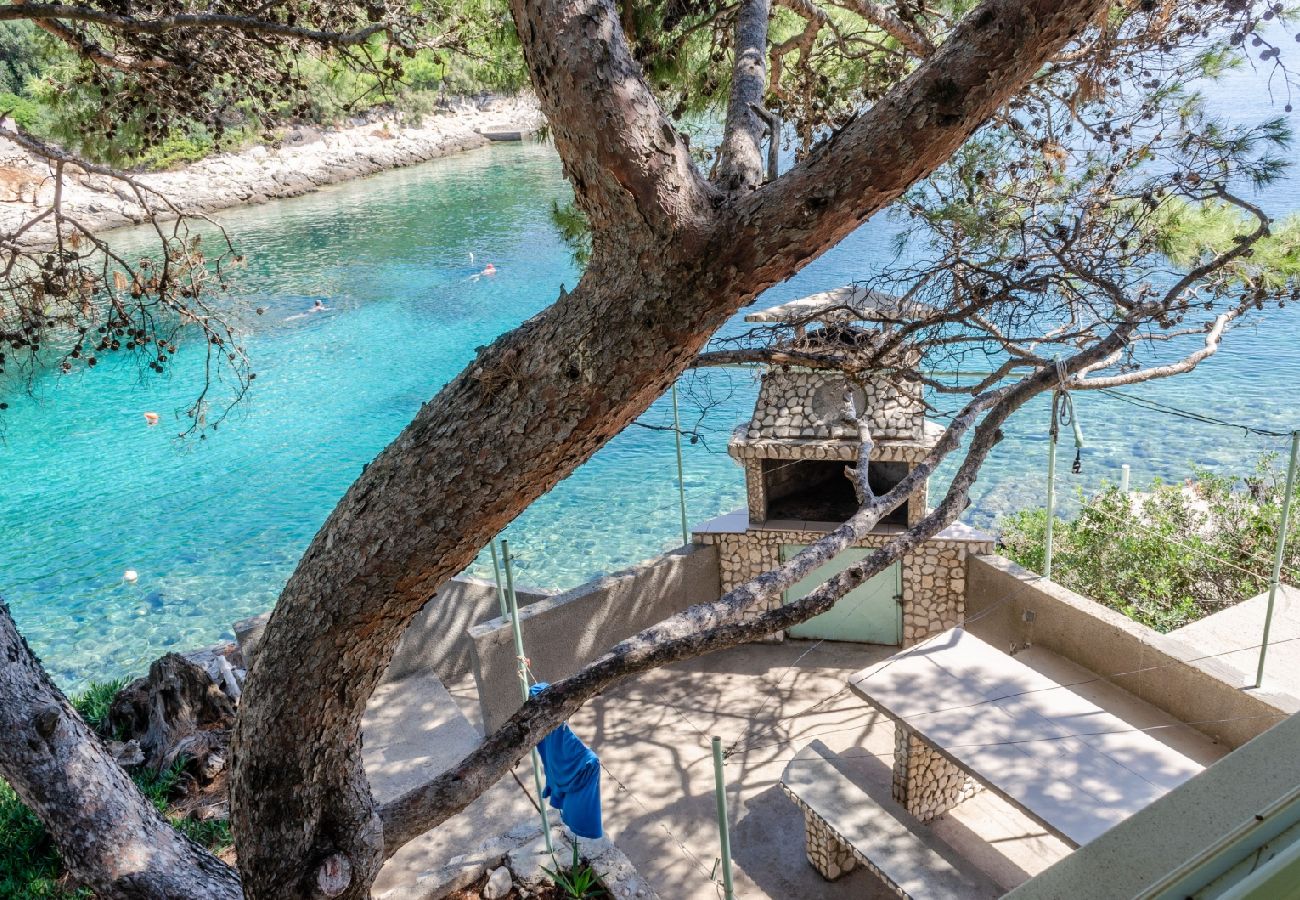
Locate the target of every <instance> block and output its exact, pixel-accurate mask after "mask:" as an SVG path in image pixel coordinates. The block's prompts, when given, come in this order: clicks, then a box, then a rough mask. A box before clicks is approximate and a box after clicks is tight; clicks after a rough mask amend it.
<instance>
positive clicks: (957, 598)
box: [695, 528, 993, 647]
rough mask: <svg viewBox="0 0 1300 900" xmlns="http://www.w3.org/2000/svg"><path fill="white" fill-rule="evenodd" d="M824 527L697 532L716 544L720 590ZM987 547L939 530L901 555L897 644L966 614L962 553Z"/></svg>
mask: <svg viewBox="0 0 1300 900" xmlns="http://www.w3.org/2000/svg"><path fill="white" fill-rule="evenodd" d="M825 536H826V532H824V531H800V530H789V531H787V530H780V529H773V528H763V529H749V530H746V531H736V532H725V531H719V532H707V531H704V532H699V533H697V534H696V535H695V540H696V541H697V542H698V543H701V544H706V545H716V546H717V548H718V565H719V571H720V575H721V580H722V585H721V586H722V591H723V592H724V593H725V592H726V591H729V590H731V589H732V588H734V587H736V586H737V585H740V584H744V583H745V582H746V581H749V580H750V579H751V578H754V577H755V576H757V575H761V574H762V573H763V572H766V571H769V570H770V569H774V568H776V567H777V566H779V565H780V564H781V546H782V545H783V544H811V543H813V542H814V541H816V540H819V539H820V538H823V537H825ZM893 536H894V534H892V533H889V532H880V533H874V534H870V535H868V536H867V537H866V538H865V539H863V540H862V541H859V542H858V543H857V544H856V545H855V546H857V547H867V548H871V547H881V546H884V545H885V544H886V543H887V542H888V541H889V539H890V538H891V537H893ZM992 549H993V546H992V543H991V541H989V540H988V539H987V538H986V537H985V536H982V535H980V536H978V537H975V538H971V537H955V536H954V537H951V538H948V539H944V537H943V534H942V533H941V535H940V536H939V537H937V538H935V539H932V540H930V541H927V542H926V543H925V544H922V545H921V546H920V547H918V548H917V549H916V550H914V551H912V552H911V553H908V554H907V555H905V556H904V557H903V559H902V576H903V598H902V599H903V646H904V647H910V646H912V645H913V644H915V643H917V642H918V641H921V640H924V639H925V638H927V637H929V636H930V635H932V634H938V633H939V632H941V631H946V630H947V629H949V628H952V627H953V626H954V625H959V624H961V623H962V621H963V619H964V617H965V614H966V557H967V555H968V554H970V553H988V552H990V551H991V550H992ZM782 602H783V600H782V599H781V598H776V599H775V600H774V601H773V605H772V606H771V607H767V608H754V609H751V610H749V611H748V613H747V614H748V615H749V616H750V617H751V618H753V617H757V616H758V615H759V614H761V613H763V612H766V611H767V609H770V608H774V607H775V606H776V605H779V604H780V603H782Z"/></svg>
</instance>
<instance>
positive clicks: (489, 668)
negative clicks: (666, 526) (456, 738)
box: [469, 544, 719, 734]
mask: <svg viewBox="0 0 1300 900" xmlns="http://www.w3.org/2000/svg"><path fill="white" fill-rule="evenodd" d="M718 594H719V590H718V555H717V549H716V548H715V547H706V546H701V545H699V544H690V545H687V546H685V547H679V548H677V549H676V550H672V551H669V552H668V553H665V554H663V555H662V556H659V557H656V558H655V559H652V560H650V561H649V562H647V563H644V564H642V565H639V566H633V567H632V568H630V569H624V570H623V571H621V572H615V573H614V574H612V575H606V576H605V577H603V578H597V579H595V580H594V581H589V582H587V583H586V584H584V585H582V586H581V587H577V588H574V589H573V590H571V591H568V592H567V593H564V594H558V595H556V596H554V597H548V598H546V599H544V600H541V601H539V602H537V603H533V604H531V605H529V606H528V607H527V608H526V609H523V610H521V611H520V614H519V625H520V630H521V631H522V632H523V638H524V652H525V653H527V655H528V659H529V666H530V668H531V670H532V672H533V675H534V677H535V678H537V679H538V680H540V681H556V680H558V679H560V678H565V677H567V676H569V675H572V674H573V673H575V672H577V671H578V670H579V669H581V668H582V667H583V666H585V665H586V664H587V663H589V662H591V661H592V660H594V659H596V658H597V657H598V656H600V655H601V654H602V653H604V652H605V651H606V650H608V649H609V648H610V647H612V646H614V645H615V644H616V643H618V642H619V641H621V640H623V639H624V638H627V637H631V636H632V635H633V634H636V633H637V632H638V631H640V630H642V629H643V628H647V627H649V626H650V625H653V624H655V623H656V622H659V621H661V620H662V619H665V618H667V617H668V616H671V615H672V614H674V613H677V612H680V611H681V610H683V609H685V608H686V607H688V606H692V605H694V604H696V603H705V602H709V601H713V600H716V599H718ZM469 637H470V640H471V642H472V644H473V646H472V661H473V670H474V680H475V681H476V682H477V684H478V698H479V705H480V706H481V707H482V709H483V728H484V732H485V733H487V734H491V733H492V732H493V731H494V730H495V729H496V728H497V727H498V726H500V725H501V723H502V722H504V721H505V720H506V719H508V718H509V717H510V716H511V714H512V713H514V711H515V710H516V709H518V708H519V705H520V702H521V701H520V695H519V673H518V668H517V666H518V663H517V660H516V656H515V645H514V632H513V629H512V626H511V624H510V622H509V621H508V620H506V619H503V618H501V617H496V618H493V619H490V620H489V621H487V622H484V623H483V624H481V625H477V626H475V627H473V628H471V629H470V630H469Z"/></svg>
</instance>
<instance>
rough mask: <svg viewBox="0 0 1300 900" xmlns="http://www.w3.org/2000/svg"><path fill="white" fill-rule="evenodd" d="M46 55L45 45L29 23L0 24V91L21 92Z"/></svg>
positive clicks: (39, 69)
mask: <svg viewBox="0 0 1300 900" xmlns="http://www.w3.org/2000/svg"><path fill="white" fill-rule="evenodd" d="M49 54H50V46H49V42H48V41H47V40H46V39H45V38H44V36H43V34H42V32H40V31H38V30H37V28H36V26H35V25H33V24H32V23H31V22H0V91H4V92H6V93H10V94H18V93H21V92H22V90H23V88H24V86H25V85H26V84H27V81H28V80H29V79H31V78H34V77H36V76H37V75H39V74H40V72H41V70H42V69H43V68H44V66H45V65H46V61H47V59H48V57H49Z"/></svg>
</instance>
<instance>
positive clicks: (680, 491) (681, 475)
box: [672, 381, 691, 546]
mask: <svg viewBox="0 0 1300 900" xmlns="http://www.w3.org/2000/svg"><path fill="white" fill-rule="evenodd" d="M672 395H673V438H674V440H675V441H676V442H677V499H678V500H679V501H680V503H681V507H682V545H683V546H685V545H686V544H689V543H690V542H691V534H690V529H689V528H688V527H687V525H686V475H685V469H684V467H683V466H682V422H681V419H680V418H678V416H677V382H675V381H674V382H673V389H672Z"/></svg>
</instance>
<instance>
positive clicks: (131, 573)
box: [122, 569, 140, 584]
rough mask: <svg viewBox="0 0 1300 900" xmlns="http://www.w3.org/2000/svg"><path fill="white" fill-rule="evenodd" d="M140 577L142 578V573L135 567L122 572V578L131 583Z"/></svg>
mask: <svg viewBox="0 0 1300 900" xmlns="http://www.w3.org/2000/svg"><path fill="white" fill-rule="evenodd" d="M139 578H140V573H139V572H137V571H136V570H135V569H127V570H126V571H125V572H123V573H122V580H123V581H126V582H130V583H131V584H135V583H136V581H137V580H139Z"/></svg>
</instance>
